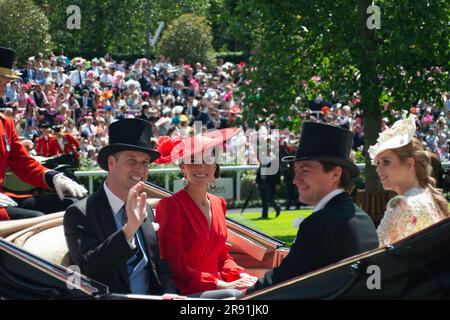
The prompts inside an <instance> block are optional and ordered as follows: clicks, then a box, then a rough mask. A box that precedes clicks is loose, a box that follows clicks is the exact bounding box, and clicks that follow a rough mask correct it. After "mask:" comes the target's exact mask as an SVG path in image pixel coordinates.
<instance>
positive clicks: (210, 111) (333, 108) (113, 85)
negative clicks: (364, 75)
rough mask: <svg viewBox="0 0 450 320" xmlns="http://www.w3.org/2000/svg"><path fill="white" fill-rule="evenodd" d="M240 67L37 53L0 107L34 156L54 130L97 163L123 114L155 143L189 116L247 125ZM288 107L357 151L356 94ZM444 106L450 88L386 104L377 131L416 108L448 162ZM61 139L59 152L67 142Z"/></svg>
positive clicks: (423, 129) (208, 125)
mask: <svg viewBox="0 0 450 320" xmlns="http://www.w3.org/2000/svg"><path fill="white" fill-rule="evenodd" d="M244 68H245V63H244V62H241V63H239V64H233V63H230V62H224V61H222V60H218V62H217V65H216V66H215V67H214V68H210V69H208V68H206V67H205V66H202V65H201V64H200V63H196V64H195V65H194V66H191V65H188V64H185V63H184V62H183V61H180V62H179V63H176V64H175V63H172V62H171V59H170V57H165V56H160V57H159V58H158V59H152V60H149V59H146V58H142V59H138V60H136V61H135V62H134V63H127V62H126V61H120V62H118V61H114V60H113V59H112V58H111V56H109V55H107V56H105V57H103V58H100V59H96V58H94V59H92V60H90V61H87V60H85V59H83V58H81V57H76V58H73V59H72V60H69V58H67V57H65V56H55V55H50V56H49V57H45V58H44V57H43V56H42V55H37V56H35V57H30V58H29V59H28V61H27V62H26V65H25V66H24V68H23V69H18V70H17V71H18V72H20V74H21V75H20V76H21V80H19V81H16V82H11V83H10V84H8V86H7V90H6V95H5V96H4V97H0V110H1V111H2V112H3V113H4V114H5V115H6V116H9V117H12V118H13V119H14V120H15V123H16V130H17V132H18V135H19V136H20V137H21V139H22V141H23V143H24V145H25V146H26V147H27V148H28V150H29V151H30V152H31V153H32V154H38V155H39V154H40V155H44V156H52V155H53V154H42V152H41V151H39V150H40V149H42V148H38V150H37V148H36V144H38V142H39V141H38V140H39V139H41V138H42V137H43V136H44V135H45V134H44V133H45V132H46V131H48V130H49V131H50V134H52V129H53V131H55V130H56V131H57V132H63V133H65V134H66V135H71V136H72V137H74V138H75V139H77V140H78V141H79V146H77V149H78V150H77V151H75V149H74V148H71V149H70V150H71V151H69V152H79V153H80V155H79V156H80V158H81V159H89V161H90V165H92V166H94V167H95V166H96V157H97V153H98V150H100V148H101V147H102V146H104V145H105V144H107V143H108V130H107V128H108V125H109V124H110V123H111V122H113V121H116V120H119V119H122V118H130V117H137V118H142V119H145V120H147V121H149V122H150V123H151V125H152V128H153V140H154V141H153V143H154V144H155V147H156V143H157V140H158V137H160V136H167V135H169V136H173V135H179V136H182V137H186V136H190V135H192V134H193V133H194V130H193V123H194V122H195V121H199V122H201V124H202V126H203V129H204V130H206V129H212V128H217V129H222V128H226V127H230V126H241V127H243V129H244V130H245V129H246V128H247V126H248V124H246V123H245V122H243V121H241V120H242V111H243V109H244V108H245V104H244V101H245V100H244V97H243V96H244V95H243V93H242V92H241V91H242V90H240V88H241V86H242V85H243V84H244V83H245V81H246V79H245V77H244V72H243V71H244ZM317 81H320V80H317ZM291 110H292V114H291V115H290V116H291V117H295V116H299V117H302V118H304V119H305V120H312V121H323V122H327V123H331V124H335V125H338V126H341V127H345V128H347V129H349V130H351V131H353V133H354V138H353V141H354V145H353V149H354V150H355V151H361V152H362V151H363V146H364V117H363V114H362V113H361V110H360V108H359V97H358V95H356V94H355V95H354V97H353V99H352V100H351V101H346V102H344V101H340V100H339V99H332V101H327V100H325V99H324V98H323V97H322V96H321V95H320V94H319V95H317V97H316V99H315V100H314V101H309V102H308V103H307V108H306V109H305V108H299V109H297V107H296V105H295V104H293V107H292V109H291ZM305 110H306V111H305ZM449 110H450V94H446V95H445V96H444V109H442V108H438V107H437V106H435V105H429V104H427V103H426V102H424V101H419V102H418V104H417V105H415V106H413V107H411V108H410V110H406V111H396V110H395V109H394V108H391V107H390V106H389V105H386V106H385V107H384V113H383V114H384V115H388V116H387V117H385V118H383V121H382V127H381V128H380V130H383V129H385V128H387V127H389V125H390V124H391V123H393V122H395V121H396V120H398V119H399V118H401V117H404V116H405V113H411V114H414V115H415V117H416V122H417V128H418V133H417V136H418V137H419V138H421V139H422V140H423V142H424V144H426V145H427V147H428V148H429V149H430V150H431V151H433V152H436V153H438V154H439V156H440V158H441V160H442V161H446V160H448V159H449V158H450V149H449V129H448V128H449V126H448V119H449V117H448V111H449ZM271 128H274V125H273V124H272V121H271V119H270V118H269V119H261V120H260V121H259V123H257V124H256V129H259V130H263V131H264V130H266V131H268V130H269V129H271ZM280 133H281V134H280V137H281V141H280V142H281V145H290V146H295V143H296V141H297V139H298V133H297V132H290V131H289V130H287V129H284V130H281V132H280ZM57 136H59V135H57ZM241 138H242V137H241ZM60 139H61V141H60V144H61V148H60V152H61V150H63V149H64V148H63V144H64V143H66V142H62V141H63V140H62V138H60ZM70 139H72V138H70ZM236 139H239V138H236ZM247 142H248V141H247ZM230 143H231V144H233V143H234V144H236V141H231V142H230ZM236 148H237V147H236ZM289 150H290V151H292V150H294V149H293V148H292V147H291V148H289ZM55 152H56V151H55ZM77 157H78V155H77Z"/></svg>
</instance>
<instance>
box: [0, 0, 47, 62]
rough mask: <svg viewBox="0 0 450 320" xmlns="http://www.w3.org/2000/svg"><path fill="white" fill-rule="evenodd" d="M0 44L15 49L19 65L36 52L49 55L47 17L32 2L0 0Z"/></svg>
mask: <svg viewBox="0 0 450 320" xmlns="http://www.w3.org/2000/svg"><path fill="white" fill-rule="evenodd" d="M0 44H1V45H2V46H6V47H11V48H13V49H15V50H16V52H17V59H18V61H19V63H23V62H24V61H25V60H26V59H27V58H28V57H30V56H34V55H36V54H37V53H38V52H41V53H43V54H48V53H50V51H51V49H52V46H53V44H52V39H51V36H50V33H49V25H48V20H47V17H46V16H45V14H44V13H43V12H42V10H41V9H40V8H39V7H38V6H36V5H35V4H34V2H33V1H32V0H20V1H16V0H0Z"/></svg>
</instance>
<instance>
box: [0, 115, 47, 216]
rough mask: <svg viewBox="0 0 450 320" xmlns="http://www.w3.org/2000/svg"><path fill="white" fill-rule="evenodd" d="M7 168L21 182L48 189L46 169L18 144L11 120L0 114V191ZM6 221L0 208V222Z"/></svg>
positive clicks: (3, 210) (4, 212)
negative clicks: (45, 175)
mask: <svg viewBox="0 0 450 320" xmlns="http://www.w3.org/2000/svg"><path fill="white" fill-rule="evenodd" d="M7 167H9V168H10V169H11V171H13V172H14V173H15V174H16V175H17V176H18V177H19V179H21V180H22V181H24V182H26V183H28V184H31V185H33V186H37V187H41V188H44V189H48V186H47V184H46V183H45V178H44V173H45V171H47V170H48V169H47V168H45V167H43V166H42V165H41V164H40V163H39V162H37V161H36V160H34V159H33V158H32V157H30V155H29V154H28V152H27V150H26V149H25V147H24V146H23V145H22V144H21V143H20V141H19V138H18V136H17V133H16V130H15V128H14V122H13V120H12V119H10V118H7V117H5V116H4V115H3V114H0V191H1V186H2V185H3V178H4V177H5V172H6V168H7ZM8 219H9V217H8V214H7V213H6V210H5V209H3V208H0V221H2V220H8Z"/></svg>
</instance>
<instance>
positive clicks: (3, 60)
mask: <svg viewBox="0 0 450 320" xmlns="http://www.w3.org/2000/svg"><path fill="white" fill-rule="evenodd" d="M15 56H16V52H15V51H14V50H13V49H10V48H5V47H0V76H2V77H5V78H8V79H11V80H16V79H20V78H19V77H18V76H17V75H16V74H15V72H14V71H13V70H12V67H13V63H14V57H15Z"/></svg>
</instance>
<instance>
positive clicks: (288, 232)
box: [227, 210, 312, 247]
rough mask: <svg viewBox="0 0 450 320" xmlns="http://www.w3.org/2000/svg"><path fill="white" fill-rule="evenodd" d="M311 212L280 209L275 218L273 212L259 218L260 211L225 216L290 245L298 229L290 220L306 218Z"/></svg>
mask: <svg viewBox="0 0 450 320" xmlns="http://www.w3.org/2000/svg"><path fill="white" fill-rule="evenodd" d="M311 212H312V210H295V211H294V210H293V211H281V214H280V216H279V217H278V218H275V212H269V219H261V212H244V213H243V214H239V213H235V214H228V215H227V216H228V218H231V219H233V220H235V221H237V222H240V223H242V224H245V225H246V226H249V227H250V228H252V229H255V230H258V231H261V232H263V233H265V234H267V235H269V236H271V237H274V238H276V239H278V240H281V241H284V242H285V243H286V246H288V247H290V246H291V244H292V241H293V240H294V238H295V236H296V235H297V230H298V228H296V227H293V226H292V222H293V221H294V219H295V218H297V217H298V216H302V217H305V218H306V217H307V216H309V215H310V214H311Z"/></svg>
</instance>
